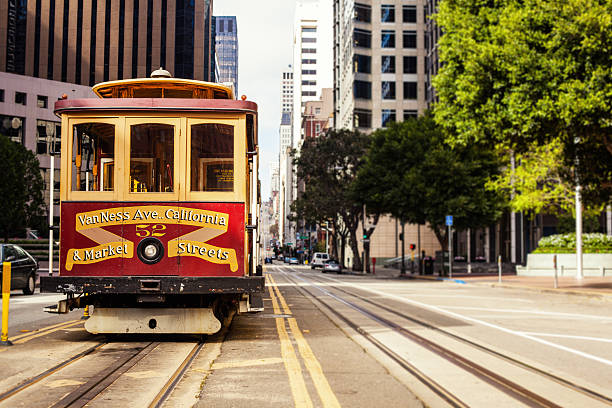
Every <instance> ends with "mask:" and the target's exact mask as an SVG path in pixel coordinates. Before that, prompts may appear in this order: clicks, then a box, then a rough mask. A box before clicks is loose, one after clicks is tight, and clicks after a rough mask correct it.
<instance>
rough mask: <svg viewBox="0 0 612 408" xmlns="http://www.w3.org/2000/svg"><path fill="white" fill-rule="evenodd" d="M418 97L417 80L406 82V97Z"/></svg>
mask: <svg viewBox="0 0 612 408" xmlns="http://www.w3.org/2000/svg"><path fill="white" fill-rule="evenodd" d="M416 98H417V83H416V82H404V99H416Z"/></svg>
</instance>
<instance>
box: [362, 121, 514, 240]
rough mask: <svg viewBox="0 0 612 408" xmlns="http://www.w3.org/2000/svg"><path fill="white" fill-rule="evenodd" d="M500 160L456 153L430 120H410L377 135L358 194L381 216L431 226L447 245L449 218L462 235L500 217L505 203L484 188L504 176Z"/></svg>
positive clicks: (463, 149) (460, 149)
mask: <svg viewBox="0 0 612 408" xmlns="http://www.w3.org/2000/svg"><path fill="white" fill-rule="evenodd" d="M496 157H497V156H496V155H495V154H494V153H493V152H491V151H490V150H487V149H482V148H477V147H474V146H455V147H454V148H452V147H451V146H450V145H448V144H447V143H446V142H445V137H444V134H443V132H442V130H441V129H440V128H439V127H438V126H437V125H436V124H435V122H434V121H433V119H432V118H431V116H424V117H420V118H417V119H409V120H407V121H405V122H399V123H394V124H392V125H391V126H389V127H388V128H386V129H380V130H377V131H376V132H374V134H373V135H372V143H371V145H370V148H369V150H368V153H367V155H366V157H365V160H364V164H363V166H362V167H361V168H360V170H359V173H358V177H357V182H356V183H355V190H356V193H357V194H361V195H362V196H364V197H366V198H365V200H366V203H367V204H368V205H371V206H373V207H375V208H376V209H377V210H378V211H379V212H381V213H387V214H391V215H393V216H394V217H396V218H398V219H400V220H402V221H403V222H410V223H416V224H429V226H430V228H431V229H432V230H433V231H434V233H435V234H436V237H437V238H438V241H439V242H440V245H442V246H444V245H445V244H446V242H447V241H446V240H447V236H446V235H447V233H446V227H445V216H446V215H453V216H454V226H455V228H456V229H459V230H461V229H465V228H477V227H482V226H486V225H489V224H490V223H492V222H493V221H495V220H496V219H497V218H498V217H499V215H500V213H501V208H502V207H501V204H502V203H503V201H502V200H501V198H500V196H499V194H498V193H497V192H495V191H491V190H487V189H485V183H486V181H487V180H488V179H489V178H490V177H491V176H492V175H495V174H497V172H498V171H499V170H498V169H499V163H498V161H497V159H496Z"/></svg>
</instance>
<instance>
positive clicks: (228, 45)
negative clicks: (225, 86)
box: [214, 16, 238, 94]
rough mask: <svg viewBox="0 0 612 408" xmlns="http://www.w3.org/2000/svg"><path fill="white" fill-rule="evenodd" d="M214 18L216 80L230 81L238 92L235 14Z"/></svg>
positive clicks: (235, 91)
mask: <svg viewBox="0 0 612 408" xmlns="http://www.w3.org/2000/svg"><path fill="white" fill-rule="evenodd" d="M214 19H215V54H216V56H217V61H218V67H217V68H218V70H219V78H218V82H222V83H232V84H233V86H234V93H235V94H238V27H237V21H236V17H235V16H217V17H215V18H214Z"/></svg>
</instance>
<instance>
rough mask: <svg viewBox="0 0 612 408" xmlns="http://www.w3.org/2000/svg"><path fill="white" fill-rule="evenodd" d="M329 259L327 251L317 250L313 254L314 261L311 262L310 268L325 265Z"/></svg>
mask: <svg viewBox="0 0 612 408" xmlns="http://www.w3.org/2000/svg"><path fill="white" fill-rule="evenodd" d="M328 259H329V255H328V254H326V253H325V252H315V253H314V255H313V256H312V262H311V263H310V269H314V268H316V267H317V266H323V265H324V264H325V262H327V260H328Z"/></svg>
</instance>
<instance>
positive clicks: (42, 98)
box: [36, 95, 47, 109]
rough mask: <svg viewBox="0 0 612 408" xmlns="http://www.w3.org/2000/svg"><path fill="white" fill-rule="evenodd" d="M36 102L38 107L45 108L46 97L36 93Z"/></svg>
mask: <svg viewBox="0 0 612 408" xmlns="http://www.w3.org/2000/svg"><path fill="white" fill-rule="evenodd" d="M36 103H37V104H38V107H39V108H43V109H47V97H46V96H43V95H38V96H37V97H36Z"/></svg>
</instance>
